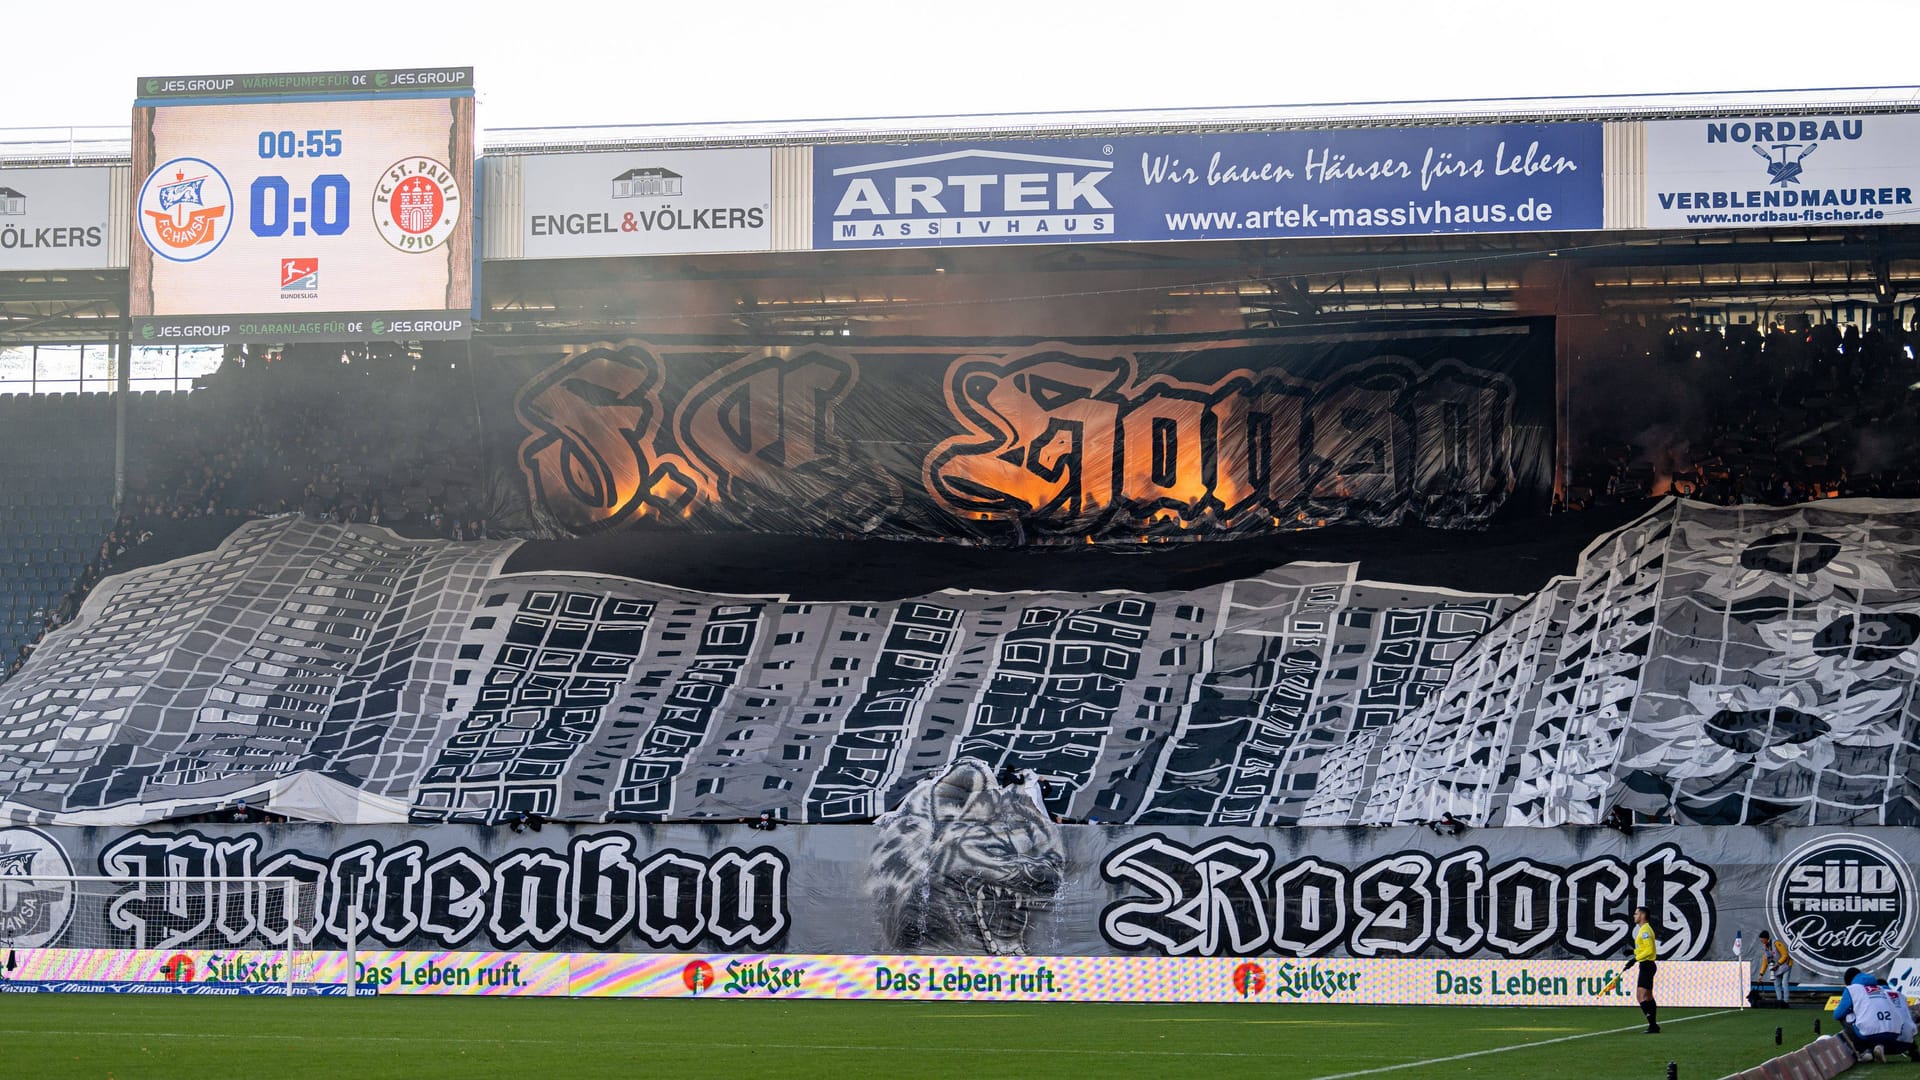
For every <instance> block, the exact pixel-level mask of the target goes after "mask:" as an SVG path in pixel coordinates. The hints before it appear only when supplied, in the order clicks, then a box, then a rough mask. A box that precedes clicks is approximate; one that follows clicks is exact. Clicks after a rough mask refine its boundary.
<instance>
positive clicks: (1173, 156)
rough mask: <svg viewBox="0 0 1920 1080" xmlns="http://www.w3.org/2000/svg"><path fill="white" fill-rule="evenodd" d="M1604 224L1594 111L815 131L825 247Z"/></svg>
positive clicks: (818, 228) (819, 224)
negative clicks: (823, 142)
mask: <svg viewBox="0 0 1920 1080" xmlns="http://www.w3.org/2000/svg"><path fill="white" fill-rule="evenodd" d="M1600 227H1601V125H1599V124H1587V123H1563V124H1487V125H1460V126H1453V127H1434V128H1357V129H1348V130H1331V131H1276V132H1236V133H1226V134H1214V135H1150V136H1148V135H1143V136H1130V137H1121V138H1084V139H1044V140H1026V139H1023V140H1020V141H1017V142H991V141H982V142H965V141H948V142H937V143H897V144H858V145H834V146H817V147H815V148H814V150H813V230H814V241H813V243H814V247H815V248H816V249H818V250H822V251H828V250H834V249H840V248H854V247H935V246H941V245H953V244H970V245H977V244H1065V243H1081V242H1090V243H1107V242H1112V241H1115V240H1129V241H1139V240H1208V239H1214V240H1218V239H1254V238H1260V237H1280V236H1384V235H1392V236H1419V235H1431V234H1438V233H1461V232H1536V231H1551V232H1566V231H1570V230H1581V229H1598V228H1600Z"/></svg>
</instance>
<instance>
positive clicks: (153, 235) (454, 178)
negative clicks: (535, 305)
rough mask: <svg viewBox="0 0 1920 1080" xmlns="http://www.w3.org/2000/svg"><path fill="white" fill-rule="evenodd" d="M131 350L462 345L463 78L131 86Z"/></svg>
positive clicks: (467, 193) (394, 76) (465, 317)
mask: <svg viewBox="0 0 1920 1080" xmlns="http://www.w3.org/2000/svg"><path fill="white" fill-rule="evenodd" d="M132 175H133V191H132V193H131V203H132V210H133V215H134V228H133V234H134V236H135V237H136V239H135V240H134V243H133V245H132V276H131V284H132V306H131V309H130V311H129V315H130V316H131V318H132V326H133V336H134V340H135V341H136V342H153V343H162V342H174V343H186V342H213V341H219V342H296V341H363V340H373V339H381V338H403V339H409V338H410V339H435V338H438V339H448V338H465V337H467V336H468V335H469V334H470V333H471V329H472V309H473V297H474V269H475V259H474V248H473V221H474V217H475V215H476V213H477V211H478V206H477V205H476V204H475V202H474V201H473V198H474V191H473V69H471V68H424V69H391V70H383V71H340V72H312V73H305V74H288V75H216V76H196V77H166V78H143V79H141V80H140V82H139V96H138V97H137V98H136V100H135V102H134V109H133V170H132Z"/></svg>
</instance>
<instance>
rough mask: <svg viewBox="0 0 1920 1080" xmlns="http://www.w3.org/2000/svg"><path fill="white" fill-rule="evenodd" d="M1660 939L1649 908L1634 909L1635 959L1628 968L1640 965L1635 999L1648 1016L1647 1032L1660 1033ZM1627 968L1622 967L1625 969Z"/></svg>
mask: <svg viewBox="0 0 1920 1080" xmlns="http://www.w3.org/2000/svg"><path fill="white" fill-rule="evenodd" d="M1659 959H1660V941H1659V939H1657V938H1655V937H1654V936H1653V924H1652V923H1650V922H1648V921H1647V909H1646V908H1643V907H1637V908H1634V909H1633V959H1631V960H1629V961H1627V968H1631V967H1633V966H1634V965H1635V964H1638V965H1640V981H1639V982H1638V983H1637V984H1635V986H1634V988H1633V999H1634V1000H1635V1001H1637V1002H1639V1003H1640V1011H1641V1012H1643V1013H1645V1014H1646V1016H1647V1034H1649V1035H1658V1034H1660V1019H1659V1014H1660V1003H1659V1002H1657V1001H1655V1000H1653V975H1654V972H1655V971H1657V970H1659V967H1660V965H1659V963H1658V961H1659ZM1627 968H1622V969H1621V970H1622V971H1625V970H1626V969H1627Z"/></svg>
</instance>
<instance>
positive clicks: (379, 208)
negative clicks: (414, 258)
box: [373, 157, 460, 254]
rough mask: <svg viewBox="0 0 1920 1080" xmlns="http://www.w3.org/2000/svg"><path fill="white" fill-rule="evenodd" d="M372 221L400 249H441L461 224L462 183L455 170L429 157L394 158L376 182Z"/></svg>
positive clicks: (419, 250)
mask: <svg viewBox="0 0 1920 1080" xmlns="http://www.w3.org/2000/svg"><path fill="white" fill-rule="evenodd" d="M373 222H374V224H375V225H376V226H377V227H378V228H379V229H380V235H381V236H382V237H384V238H385V239H386V241H387V243H389V244H392V245H393V246H394V247H395V248H398V249H399V250H401V251H405V252H411V253H414V254H418V253H421V252H427V251H438V250H439V249H440V246H441V245H442V244H445V243H446V242H447V238H448V237H450V236H452V235H453V228H454V226H456V225H458V224H460V186H459V185H458V184H457V183H455V182H454V179H453V170H452V169H449V168H447V167H446V166H445V165H443V164H441V163H440V162H438V161H435V160H434V159H432V158H426V157H408V158H401V159H400V160H399V161H396V162H394V163H393V164H392V165H390V166H388V168H387V170H386V172H384V173H382V174H381V176H380V183H378V184H377V185H375V186H374V189H373Z"/></svg>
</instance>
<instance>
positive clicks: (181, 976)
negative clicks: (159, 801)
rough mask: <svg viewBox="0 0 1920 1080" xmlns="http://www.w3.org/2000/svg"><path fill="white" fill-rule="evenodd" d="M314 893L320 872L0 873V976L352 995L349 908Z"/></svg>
mask: <svg viewBox="0 0 1920 1080" xmlns="http://www.w3.org/2000/svg"><path fill="white" fill-rule="evenodd" d="M0 870H4V867H0ZM322 899H323V897H322V889H321V883H320V882H319V881H316V880H309V879H304V878H297V877H289V876H254V877H248V876H230V875H217V876H210V875H187V874H183V875H168V876H165V877H131V878H129V877H106V876H59V875H48V874H33V873H20V872H17V871H16V872H13V873H0V951H4V954H5V967H4V968H0V981H4V982H5V983H7V984H10V985H7V986H5V987H4V989H9V990H22V989H28V988H33V989H68V990H82V991H84V990H89V989H92V990H101V991H106V992H121V993H168V992H178V993H223V994H265V993H277V994H285V995H294V994H347V995H351V994H352V993H353V992H354V982H355V974H356V971H357V968H358V956H357V955H356V948H355V942H356V938H357V937H358V927H357V925H355V924H356V923H357V922H358V920H359V914H358V912H357V911H352V910H348V911H346V912H342V913H332V912H328V911H326V910H324V909H323V907H322ZM332 924H344V925H332Z"/></svg>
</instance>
